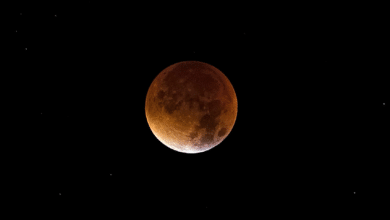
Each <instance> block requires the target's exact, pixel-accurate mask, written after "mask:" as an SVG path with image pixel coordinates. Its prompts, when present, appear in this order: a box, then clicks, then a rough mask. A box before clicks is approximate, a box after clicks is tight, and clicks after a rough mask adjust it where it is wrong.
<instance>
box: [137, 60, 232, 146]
mask: <svg viewBox="0 0 390 220" xmlns="http://www.w3.org/2000/svg"><path fill="white" fill-rule="evenodd" d="M145 114H146V119H147V122H148V124H149V127H150V129H151V130H152V132H153V134H154V135H155V136H156V138H157V139H158V140H159V141H160V142H162V143H163V144H164V145H165V146H167V147H169V148H171V149H172V150H175V151H178V152H182V153H201V152H204V151H207V150H210V149H212V148H214V147H215V146H217V145H218V144H220V143H221V142H222V141H223V140H224V139H225V138H226V137H227V136H228V135H229V133H230V132H231V130H232V128H233V125H234V123H235V121H236V117H237V97H236V93H235V91H234V88H233V86H232V84H231V83H230V81H229V79H228V78H227V77H226V76H225V75H224V74H223V73H222V72H221V71H220V70H218V69H217V68H215V67H214V66H212V65H210V64H207V63H204V62H200V61H183V62H178V63H175V64H173V65H170V66H168V67H167V68H165V69H164V70H162V71H161V72H160V73H159V74H158V75H157V77H156V78H155V79H154V80H153V82H152V84H151V85H150V87H149V90H148V93H147V95H146V102H145Z"/></svg>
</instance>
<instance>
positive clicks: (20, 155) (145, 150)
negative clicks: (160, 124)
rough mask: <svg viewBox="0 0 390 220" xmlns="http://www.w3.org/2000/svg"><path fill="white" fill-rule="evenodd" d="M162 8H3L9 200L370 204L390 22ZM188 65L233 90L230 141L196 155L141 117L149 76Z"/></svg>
mask: <svg viewBox="0 0 390 220" xmlns="http://www.w3.org/2000/svg"><path fill="white" fill-rule="evenodd" d="M137 4H138V5H137ZM142 4H144V5H142ZM159 4H160V5H156V4H155V3H153V4H152V3H151V2H148V3H134V4H133V3H131V4H130V3H129V4H124V3H119V4H114V3H111V2H110V3H106V4H100V3H95V2H92V1H91V2H89V3H88V2H87V1H84V3H78V4H77V5H73V4H71V3H67V4H62V3H61V4H60V3H56V4H51V5H50V4H49V5H46V4H45V5H44V4H42V5H39V4H32V3H30V4H20V5H17V6H16V7H14V8H13V10H9V11H8V14H7V15H9V17H7V21H8V23H7V24H6V25H5V26H4V27H5V28H4V29H6V31H7V33H6V36H7V37H8V38H9V40H7V41H6V43H7V45H6V46H7V49H8V48H10V50H9V53H8V54H9V56H7V58H4V59H3V61H4V62H5V63H6V64H10V66H11V67H12V68H6V70H8V73H7V74H6V75H4V76H6V78H7V80H9V81H3V83H4V84H5V85H6V86H9V85H13V87H12V89H10V90H6V91H7V92H9V93H5V94H10V95H12V96H13V95H16V96H17V97H18V99H12V101H13V102H14V104H15V105H14V106H18V107H12V106H11V109H12V111H14V112H17V114H18V115H19V116H20V117H19V119H21V118H22V119H23V120H20V121H21V122H20V123H19V122H18V124H15V131H16V129H22V131H23V132H21V133H19V134H20V135H17V136H16V138H15V139H14V140H15V141H14V142H13V143H12V145H11V147H10V148H11V150H10V151H11V154H9V156H6V157H7V158H15V159H13V163H12V164H13V165H10V166H9V167H8V168H7V169H8V170H12V171H11V172H10V173H11V174H10V176H8V177H9V178H8V179H9V180H11V179H12V180H15V184H12V186H16V187H17V190H14V191H12V193H14V194H15V196H13V199H14V200H13V202H12V203H11V204H15V205H16V206H17V205H20V204H25V205H27V206H29V204H31V210H32V211H33V212H34V213H35V212H36V213H41V212H42V213H46V214H48V215H49V216H52V217H53V219H56V216H58V215H59V216H64V215H65V216H67V215H69V216H75V215H74V213H79V212H81V213H83V214H86V215H87V216H89V215H93V216H95V215H96V216H109V217H116V216H118V217H119V216H121V217H125V218H126V217H133V216H138V215H139V214H142V215H143V216H146V217H143V218H144V219H146V218H147V217H148V216H149V215H156V214H157V215H159V216H172V215H175V214H177V213H181V214H188V215H190V214H191V216H192V215H197V214H200V215H201V216H202V215H205V216H208V217H209V216H214V217H217V216H220V215H223V216H225V215H227V216H229V215H230V213H231V214H233V213H238V215H239V216H241V217H242V218H241V217H240V218H241V219H247V218H243V216H246V215H248V216H256V217H263V216H269V215H272V216H284V215H287V216H289V215H290V214H294V213H295V214H299V213H306V214H308V213H323V212H326V210H328V211H337V210H343V211H345V212H346V213H350V212H351V213H352V212H358V211H359V210H361V207H364V206H365V205H366V203H368V202H367V201H375V200H373V199H372V198H376V196H379V195H380V194H381V191H380V187H379V186H380V184H381V183H382V182H383V181H382V180H383V179H384V177H383V173H382V172H381V169H383V167H385V166H388V162H386V160H384V154H383V153H382V151H383V150H384V147H385V144H384V143H385V133H386V134H387V135H388V132H385V126H386V129H387V128H388V127H387V125H388V123H387V122H388V116H387V115H385V109H386V108H387V106H386V104H385V103H386V101H387V99H386V97H385V96H384V94H385V87H386V86H387V82H386V81H385V80H384V79H385V73H387V74H388V72H385V71H383V70H381V69H380V68H379V67H378V63H380V62H382V61H383V60H384V59H383V58H380V57H379V56H378V55H377V53H374V52H373V51H374V49H377V48H380V46H381V44H380V43H378V42H379V38H378V37H377V36H382V35H381V33H380V32H381V31H383V30H382V29H380V28H378V27H376V26H375V25H373V24H374V23H370V22H371V21H370V20H368V19H365V18H364V17H353V16H343V13H341V11H342V10H340V11H337V10H334V11H327V12H320V11H318V10H314V9H313V10H307V11H305V13H301V12H297V11H295V10H291V8H290V7H289V6H281V5H279V6H272V7H271V6H268V5H267V6H266V5H263V6H254V5H245V4H238V5H234V4H232V5H224V6H221V5H219V6H207V5H203V6H202V5H195V4H194V5H191V4H190V5H185V4H183V5H179V6H177V5H176V6H175V5H174V4H171V5H167V4H166V3H159ZM224 4H226V3H224ZM152 6H153V7H152ZM378 16H379V15H378ZM378 19H379V18H378ZM374 38H375V39H377V40H372V39H374ZM8 60H9V61H8ZM186 60H197V61H202V62H206V63H208V64H211V65H213V66H215V67H216V68H218V69H219V70H221V71H222V72H223V73H224V74H225V75H226V76H227V77H228V78H229V80H230V82H231V83H232V85H233V87H234V89H235V92H236V94H237V100H238V114H237V120H236V123H235V125H234V127H233V129H232V131H231V133H230V134H229V136H228V137H227V138H226V139H225V140H224V141H223V142H222V143H221V144H219V145H218V146H216V147H215V148H214V149H211V150H209V151H206V152H204V153H200V154H183V153H179V152H176V151H173V150H171V149H169V148H168V147H166V146H164V145H163V144H162V143H161V142H159V141H158V139H157V138H156V137H155V136H154V135H153V133H152V132H151V130H150V128H149V126H148V123H147V120H146V116H145V98H146V94H147V91H148V89H149V86H150V84H151V83H152V81H153V79H154V78H155V77H156V76H157V75H158V74H159V73H160V72H161V71H162V70H163V69H165V68H166V67H168V66H170V65H172V64H174V63H177V62H180V61H186ZM8 78H9V79H8ZM13 97H15V96H13ZM19 106H20V107H19ZM11 131H13V130H12V129H11ZM22 134H23V135H22ZM374 186H376V187H374ZM183 217H185V215H184V216H183Z"/></svg>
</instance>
